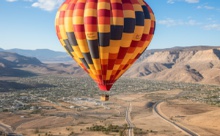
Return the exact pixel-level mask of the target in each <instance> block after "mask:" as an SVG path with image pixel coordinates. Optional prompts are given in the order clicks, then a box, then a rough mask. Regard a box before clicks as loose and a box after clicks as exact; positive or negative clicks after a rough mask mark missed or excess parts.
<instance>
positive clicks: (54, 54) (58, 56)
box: [0, 49, 72, 62]
mask: <svg viewBox="0 0 220 136" xmlns="http://www.w3.org/2000/svg"><path fill="white" fill-rule="evenodd" d="M0 51H7V52H13V53H18V54H20V55H24V56H28V57H35V58H37V59H39V60H40V61H42V62H65V61H72V58H71V57H70V56H69V55H68V54H67V53H66V52H59V51H52V50H49V49H37V50H23V49H9V50H3V49H0Z"/></svg>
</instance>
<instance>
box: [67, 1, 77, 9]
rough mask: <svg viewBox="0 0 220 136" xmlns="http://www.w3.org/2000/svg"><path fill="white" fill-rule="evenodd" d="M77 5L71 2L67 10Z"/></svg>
mask: <svg viewBox="0 0 220 136" xmlns="http://www.w3.org/2000/svg"><path fill="white" fill-rule="evenodd" d="M74 7H75V3H71V4H69V5H68V7H67V10H73V9H74Z"/></svg>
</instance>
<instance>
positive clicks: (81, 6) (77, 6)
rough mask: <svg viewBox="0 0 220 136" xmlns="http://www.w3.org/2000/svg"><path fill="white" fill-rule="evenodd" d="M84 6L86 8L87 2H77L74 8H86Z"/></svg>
mask: <svg viewBox="0 0 220 136" xmlns="http://www.w3.org/2000/svg"><path fill="white" fill-rule="evenodd" d="M84 8H85V3H77V4H76V5H75V8H74V9H84Z"/></svg>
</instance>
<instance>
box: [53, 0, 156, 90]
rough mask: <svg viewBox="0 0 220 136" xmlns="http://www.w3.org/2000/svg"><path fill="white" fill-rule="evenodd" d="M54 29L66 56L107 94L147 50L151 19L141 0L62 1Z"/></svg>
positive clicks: (151, 13) (151, 30)
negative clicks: (66, 53) (67, 54)
mask: <svg viewBox="0 0 220 136" xmlns="http://www.w3.org/2000/svg"><path fill="white" fill-rule="evenodd" d="M55 27H56V33H57V36H58V38H59V40H60V42H61V44H62V46H63V47H64V48H65V49H66V51H67V52H68V53H69V55H71V57H72V58H73V59H74V60H75V61H76V62H77V63H78V64H79V65H80V66H81V67H82V68H83V69H84V70H85V71H86V72H87V73H88V74H89V75H90V77H91V78H92V79H93V80H94V81H95V82H96V83H97V84H98V86H99V88H100V90H103V91H109V90H110V88H111V87H112V85H113V84H114V82H115V81H116V80H117V79H118V78H119V77H121V75H122V74H123V73H124V72H125V71H126V70H127V69H128V68H130V67H131V65H132V64H133V63H134V62H135V60H137V59H138V58H139V57H140V55H141V54H142V53H143V52H144V51H145V49H146V48H147V47H148V45H149V43H150V41H151V39H152V37H153V35H154V30H155V17H154V14H153V12H152V10H151V8H150V7H149V5H148V4H147V3H145V2H144V1H143V0H66V1H65V2H64V3H63V4H62V5H61V7H60V8H59V10H58V12H57V15H56V20H55Z"/></svg>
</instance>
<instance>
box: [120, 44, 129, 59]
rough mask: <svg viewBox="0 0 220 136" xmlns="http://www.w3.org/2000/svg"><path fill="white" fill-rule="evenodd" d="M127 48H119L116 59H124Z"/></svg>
mask: <svg viewBox="0 0 220 136" xmlns="http://www.w3.org/2000/svg"><path fill="white" fill-rule="evenodd" d="M127 50H128V48H127V47H126V48H124V47H120V50H119V53H118V59H124V57H125V55H126V53H127Z"/></svg>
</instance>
